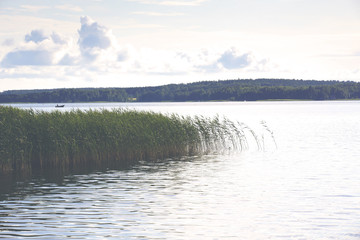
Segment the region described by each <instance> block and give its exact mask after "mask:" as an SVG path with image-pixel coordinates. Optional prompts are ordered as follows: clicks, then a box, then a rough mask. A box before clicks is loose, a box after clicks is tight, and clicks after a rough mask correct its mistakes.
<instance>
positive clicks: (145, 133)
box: [0, 106, 247, 173]
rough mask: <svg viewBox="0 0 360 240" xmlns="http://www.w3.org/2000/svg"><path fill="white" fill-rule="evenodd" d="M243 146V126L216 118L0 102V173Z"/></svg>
mask: <svg viewBox="0 0 360 240" xmlns="http://www.w3.org/2000/svg"><path fill="white" fill-rule="evenodd" d="M246 146H247V142H246V138H245V134H244V128H242V127H241V125H240V124H238V123H234V122H231V121H229V120H227V119H222V120H221V119H220V118H219V117H214V118H205V117H201V116H196V117H183V116H179V115H175V114H172V115H165V114H160V113H155V112H148V111H135V110H127V109H113V110H87V111H81V110H72V111H65V112H60V111H51V112H44V111H35V110H23V109H19V108H14V107H8V106H6V107H5V106H0V173H11V172H13V173H14V172H15V173H16V172H31V171H33V170H41V171H47V170H56V171H58V172H67V171H71V170H74V169H81V168H89V167H91V168H93V169H96V168H104V167H113V166H114V167H115V166H119V165H122V164H131V163H136V162H139V161H154V160H159V159H166V158H176V157H181V156H196V155H202V154H209V153H217V152H220V151H227V150H229V149H242V148H244V147H246Z"/></svg>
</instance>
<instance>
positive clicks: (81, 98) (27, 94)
mask: <svg viewBox="0 0 360 240" xmlns="http://www.w3.org/2000/svg"><path fill="white" fill-rule="evenodd" d="M359 98H360V83H358V82H352V81H346V82H344V81H316V80H292V79H255V80H252V79H237V80H219V81H202V82H194V83H188V84H169V85H163V86H156V87H131V88H62V89H38V90H9V91H4V92H2V93H0V103H15V102H32V103H69V102H97V101H106V102H130V101H132V102H164V101H167V102H185V101H257V100H286V99H294V100H340V99H359Z"/></svg>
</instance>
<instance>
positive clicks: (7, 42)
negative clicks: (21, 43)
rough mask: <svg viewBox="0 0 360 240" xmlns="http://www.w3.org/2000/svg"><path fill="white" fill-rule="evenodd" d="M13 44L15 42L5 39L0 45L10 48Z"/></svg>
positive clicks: (11, 39)
mask: <svg viewBox="0 0 360 240" xmlns="http://www.w3.org/2000/svg"><path fill="white" fill-rule="evenodd" d="M14 44H15V41H14V39H13V38H7V39H5V40H4V41H3V43H2V45H3V46H12V45H14Z"/></svg>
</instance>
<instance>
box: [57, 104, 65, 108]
mask: <svg viewBox="0 0 360 240" xmlns="http://www.w3.org/2000/svg"><path fill="white" fill-rule="evenodd" d="M64 106H65V105H64V104H63V105H59V104H56V106H55V107H57V108H59V107H64Z"/></svg>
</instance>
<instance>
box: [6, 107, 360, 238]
mask: <svg viewBox="0 0 360 240" xmlns="http://www.w3.org/2000/svg"><path fill="white" fill-rule="evenodd" d="M13 106H17V107H21V108H34V109H39V110H45V111H52V110H54V104H13ZM114 107H128V108H134V109H138V110H152V111H160V112H164V113H178V114H181V115H194V114H201V115H205V116H214V115H216V114H219V115H220V116H226V117H228V118H230V119H232V120H238V121H240V122H244V123H246V124H247V125H249V126H250V127H251V128H252V129H254V131H255V132H256V133H257V134H258V135H259V136H264V142H265V147H264V148H263V149H262V150H260V151H259V150H258V149H257V148H256V147H255V146H250V149H249V150H247V151H244V152H242V153H232V154H225V155H219V156H203V157H194V158H187V159H182V160H167V161H160V162H156V163H143V164H139V165H136V166H132V167H128V168H126V169H117V170H114V169H113V170H108V171H104V172H91V173H85V174H77V175H76V174H73V175H69V176H65V177H63V178H60V179H59V178H55V177H52V178H51V177H50V178H49V177H44V176H40V177H34V178H32V179H28V180H24V181H18V182H2V183H1V185H2V187H1V189H2V190H3V192H2V193H0V238H6V239H16V238H17V239H24V238H32V239H67V238H69V239H245V240H246V239H249V240H252V239H259V240H263V239H336V240H337V239H351V240H353V239H354V240H355V239H360V102H359V101H334V102H311V101H310V102H231V103H227V102H221V103H141V104H140V103H94V104H92V103H86V104H85V103H84V104H66V106H65V107H64V108H62V109H59V110H60V111H67V110H69V109H72V108H75V109H77V108H79V109H88V108H93V109H95V108H108V109H111V108H114ZM261 121H266V124H267V126H268V127H269V128H270V129H271V130H272V131H273V132H274V136H275V139H276V144H277V148H276V146H275V143H274V142H273V141H272V140H271V137H270V135H269V132H268V131H266V130H265V129H264V127H263V125H262V124H261V123H260V122H261Z"/></svg>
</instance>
